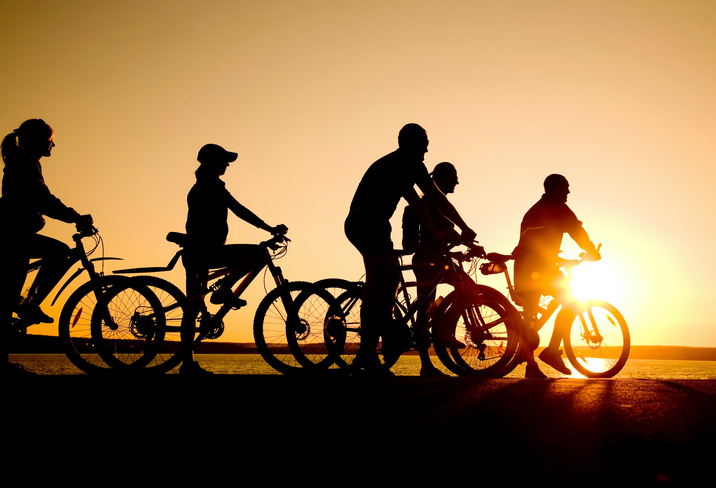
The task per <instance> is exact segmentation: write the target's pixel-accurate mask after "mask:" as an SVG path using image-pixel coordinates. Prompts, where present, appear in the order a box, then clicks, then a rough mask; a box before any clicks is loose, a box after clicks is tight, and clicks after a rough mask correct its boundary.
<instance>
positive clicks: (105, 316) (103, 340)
mask: <svg viewBox="0 0 716 488" xmlns="http://www.w3.org/2000/svg"><path fill="white" fill-rule="evenodd" d="M102 301H103V302H104V304H105V306H97V307H96V308H95V310H94V312H93V313H92V324H91V329H92V341H93V342H94V344H95V347H96V348H97V351H98V353H99V355H100V356H101V357H102V359H104V361H105V362H106V363H107V364H108V365H109V366H110V367H111V368H114V369H117V370H118V371H122V372H129V371H139V369H140V368H144V367H146V366H148V365H149V364H150V363H151V362H152V361H153V360H154V359H155V358H156V356H157V354H159V352H160V350H161V346H162V343H163V342H164V333H165V326H166V317H165V316H164V313H163V311H162V304H161V302H160V301H159V299H158V298H157V296H156V295H155V294H154V293H152V291H151V290H150V289H149V288H148V287H147V286H145V285H143V284H141V282H140V281H137V280H134V279H131V278H130V279H128V280H124V281H123V283H122V284H121V285H120V286H113V287H110V288H109V290H107V292H106V293H105V294H104V295H103V297H102Z"/></svg>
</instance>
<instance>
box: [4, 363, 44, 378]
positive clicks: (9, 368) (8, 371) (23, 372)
mask: <svg viewBox="0 0 716 488" xmlns="http://www.w3.org/2000/svg"><path fill="white" fill-rule="evenodd" d="M1 374H2V376H37V373H35V372H34V371H29V370H27V369H25V367H24V366H23V365H22V364H17V363H11V362H9V361H8V362H7V363H5V364H4V365H3V366H2V373H1Z"/></svg>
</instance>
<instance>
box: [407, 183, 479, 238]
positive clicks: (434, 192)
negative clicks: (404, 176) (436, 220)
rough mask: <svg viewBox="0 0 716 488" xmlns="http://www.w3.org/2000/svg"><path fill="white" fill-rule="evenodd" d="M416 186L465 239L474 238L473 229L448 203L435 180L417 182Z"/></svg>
mask: <svg viewBox="0 0 716 488" xmlns="http://www.w3.org/2000/svg"><path fill="white" fill-rule="evenodd" d="M418 187H419V188H420V189H421V190H422V191H423V193H425V197H426V198H428V199H429V200H430V202H431V203H432V204H433V205H434V206H435V208H437V209H438V211H439V212H440V213H441V214H443V215H444V216H445V217H446V218H447V219H449V220H450V221H451V222H452V223H454V224H455V225H457V226H458V227H459V228H460V230H461V231H462V235H463V239H464V240H465V241H472V240H474V239H475V236H476V235H477V234H476V233H475V231H473V230H472V229H471V228H470V227H468V226H467V224H466V223H465V221H464V220H463V219H462V217H460V214H459V213H458V211H457V209H455V207H454V206H453V204H452V203H450V201H449V200H448V199H447V197H446V196H445V194H444V193H443V192H441V191H440V189H439V188H438V187H437V185H436V184H435V182H433V181H432V180H427V181H424V182H419V183H418Z"/></svg>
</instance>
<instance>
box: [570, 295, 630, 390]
mask: <svg viewBox="0 0 716 488" xmlns="http://www.w3.org/2000/svg"><path fill="white" fill-rule="evenodd" d="M560 313H562V312H560ZM585 315H586V317H585ZM580 317H582V318H584V319H585V321H588V322H589V324H590V329H589V332H588V333H585V331H584V330H583V328H582V320H581V319H580ZM592 318H593V320H594V321H592ZM594 325H596V327H597V331H598V333H599V337H598V338H596V340H595V335H594V333H593V331H592V330H591V327H593V326H594ZM599 339H601V340H599ZM564 349H565V353H566V355H567V358H569V362H570V363H571V364H572V366H574V369H576V370H577V371H578V372H579V373H580V374H582V375H583V376H586V377H587V378H612V377H613V376H615V375H616V374H617V373H619V372H620V371H621V370H622V368H623V367H624V365H625V364H626V362H627V359H629V351H630V349H631V336H630V334H629V327H628V326H627V323H626V321H625V320H624V317H623V316H622V314H621V313H620V312H619V310H617V309H616V307H615V306H614V305H611V304H610V303H607V302H605V301H603V300H590V301H587V302H584V304H583V307H582V310H581V311H580V313H579V314H578V315H577V316H575V318H574V320H573V321H572V325H571V327H570V330H569V333H568V334H566V335H565V338H564Z"/></svg>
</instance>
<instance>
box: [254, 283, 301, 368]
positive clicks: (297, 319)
mask: <svg viewBox="0 0 716 488" xmlns="http://www.w3.org/2000/svg"><path fill="white" fill-rule="evenodd" d="M311 286H312V285H311V283H308V282H304V281H297V282H289V283H286V284H284V285H281V286H279V287H276V288H274V289H273V290H271V291H270V292H269V293H268V294H267V295H266V296H265V297H264V299H263V300H261V303H259V306H258V308H257V309H256V315H255V316H254V341H255V342H256V348H257V349H258V351H259V353H260V354H261V357H263V358H264V360H265V361H266V362H267V363H268V364H269V365H270V366H271V367H272V368H274V369H275V370H276V371H278V372H280V373H283V374H295V373H303V372H305V370H304V367H303V364H301V362H299V361H298V359H296V356H294V354H293V351H292V350H291V349H292V348H291V345H290V344H289V340H288V336H289V335H292V334H294V335H295V334H303V333H304V332H305V330H307V329H308V327H307V323H308V322H309V320H310V319H307V318H306V317H301V316H300V315H299V308H298V305H297V298H298V296H299V295H300V294H301V293H302V292H304V291H306V290H308V291H306V293H311V291H312V288H311Z"/></svg>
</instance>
